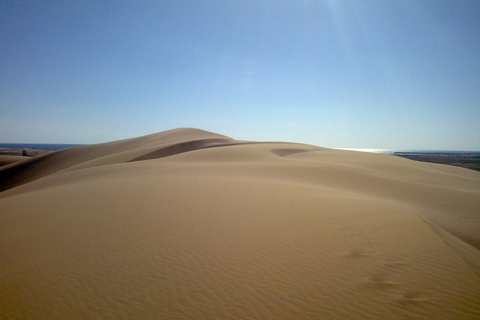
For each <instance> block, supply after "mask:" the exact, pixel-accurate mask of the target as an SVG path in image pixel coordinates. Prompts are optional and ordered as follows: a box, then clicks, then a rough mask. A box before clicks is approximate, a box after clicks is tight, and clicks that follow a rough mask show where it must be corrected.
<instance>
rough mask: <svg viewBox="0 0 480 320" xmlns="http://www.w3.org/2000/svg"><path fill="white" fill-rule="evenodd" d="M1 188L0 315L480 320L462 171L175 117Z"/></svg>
mask: <svg viewBox="0 0 480 320" xmlns="http://www.w3.org/2000/svg"><path fill="white" fill-rule="evenodd" d="M0 182H1V184H0V187H1V189H0V190H1V192H0V225H1V226H2V232H1V233H0V261H2V263H1V264H0V279H2V281H1V282H0V318H6V319H17V318H18V319H23V318H48V319H64V318H109V317H110V318H115V319H132V318H136V319H147V318H162V319H200V318H208V319H226V318H229V319H339V318H342V319H347V318H348V319H365V318H368V319H386V318H388V319H411V318H414V319H423V318H424V319H433V318H434V319H452V318H465V319H474V318H478V317H480V311H479V310H480V271H479V270H480V258H479V257H480V254H479V248H480V173H478V172H475V171H472V170H467V169H461V168H456V167H449V166H445V165H436V164H429V163H421V162H414V161H411V160H407V159H403V158H398V157H394V156H390V155H382V154H368V153H360V152H352V151H342V150H332V149H326V148H321V147H316V146H311V145H302V144H295V143H283V142H246V141H236V140H234V139H232V138H229V137H226V136H222V135H218V134H215V133H210V132H206V131H202V130H198V129H175V130H170V131H165V132H160V133H157V134H152V135H148V136H144V137H139V138H133V139H127V140H121V141H115V142H110V143H104V144H98V145H88V146H82V147H75V148H70V149H65V150H59V151H56V152H53V153H49V154H45V155H40V156H37V157H34V158H32V159H29V160H27V161H25V160H22V161H19V162H13V163H10V164H7V165H5V166H2V167H0Z"/></svg>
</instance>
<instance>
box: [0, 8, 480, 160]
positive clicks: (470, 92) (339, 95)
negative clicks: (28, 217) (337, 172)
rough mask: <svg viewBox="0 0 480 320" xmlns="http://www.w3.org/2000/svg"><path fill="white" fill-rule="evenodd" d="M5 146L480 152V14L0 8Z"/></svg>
mask: <svg viewBox="0 0 480 320" xmlns="http://www.w3.org/2000/svg"><path fill="white" fill-rule="evenodd" d="M0 67H1V72H0V142H31V143H97V142H107V141H113V140H119V139H124V138H131V137H136V136H141V135H145V134H150V133H155V132H159V131H164V130H168V129H173V128H177V127H195V128H201V129H204V130H208V131H213V132H217V133H220V134H224V135H227V136H231V137H233V138H236V139H242V140H256V141H268V140H276V141H291V142H302V143H308V144H314V145H318V146H324V147H339V148H383V149H397V150H402V149H403V150H405V149H409V150H412V149H417V150H428V149H430V150H472V151H480V1H477V0H471V1H468V0H459V1H451V0H415V1H413V0H389V1H383V0H366V1H359V0H323V1H322V0H318V1H314V0H310V1H308V0H295V1H294V0H265V1H261V0H255V1H247V0H246V1H241V0H240V1H230V0H211V1H182V0H171V1H118V0H117V1H76V0H72V1H54V0H51V1H18V0H15V1H13V0H5V1H1V2H0Z"/></svg>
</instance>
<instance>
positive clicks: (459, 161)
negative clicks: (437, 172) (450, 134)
mask: <svg viewBox="0 0 480 320" xmlns="http://www.w3.org/2000/svg"><path fill="white" fill-rule="evenodd" d="M393 155H395V156H398V157H402V158H407V159H411V160H416V161H423V162H431V163H439V164H448V165H451V166H457V167H462V168H467V169H472V170H476V171H480V152H451V153H450V152H431V153H430V152H394V153H393Z"/></svg>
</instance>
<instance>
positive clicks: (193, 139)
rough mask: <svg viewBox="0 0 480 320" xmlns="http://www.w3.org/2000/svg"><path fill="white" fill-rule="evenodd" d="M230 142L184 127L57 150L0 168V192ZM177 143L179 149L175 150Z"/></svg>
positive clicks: (219, 136)
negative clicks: (80, 171)
mask: <svg viewBox="0 0 480 320" xmlns="http://www.w3.org/2000/svg"><path fill="white" fill-rule="evenodd" d="M183 141H185V142H183ZM233 141H234V140H233V139H231V138H229V137H226V136H222V135H219V134H215V133H211V132H207V131H203V130H199V129H190V128H185V129H173V130H169V131H165V132H160V133H156V134H151V135H147V136H142V137H139V138H132V139H126V140H120V141H114V142H108V143H101V144H96V145H86V146H79V147H73V148H68V149H63V150H58V151H55V152H51V153H47V154H42V155H39V156H36V157H33V158H30V159H28V160H24V161H21V162H15V163H11V164H9V165H5V166H3V167H1V168H0V181H1V184H0V192H2V191H5V190H8V189H11V188H14V187H17V186H19V185H22V184H24V183H27V182H30V181H34V180H37V179H39V178H42V177H45V176H48V175H50V174H53V173H57V172H60V171H63V170H67V169H72V168H75V169H77V168H85V167H89V166H96V165H106V164H113V163H119V162H126V161H130V160H132V159H149V158H153V157H156V156H159V155H163V156H165V155H167V154H174V153H175V152H185V151H188V149H189V150H190V151H191V150H193V149H195V148H198V147H202V146H205V145H208V144H212V143H214V144H215V143H217V144H218V143H220V142H224V143H228V142H230V143H231V142H233ZM177 144H178V145H179V146H177V147H175V145H177ZM163 149H166V150H165V151H163ZM182 149H183V150H182ZM152 150H154V151H152ZM142 157H143V158H142Z"/></svg>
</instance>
